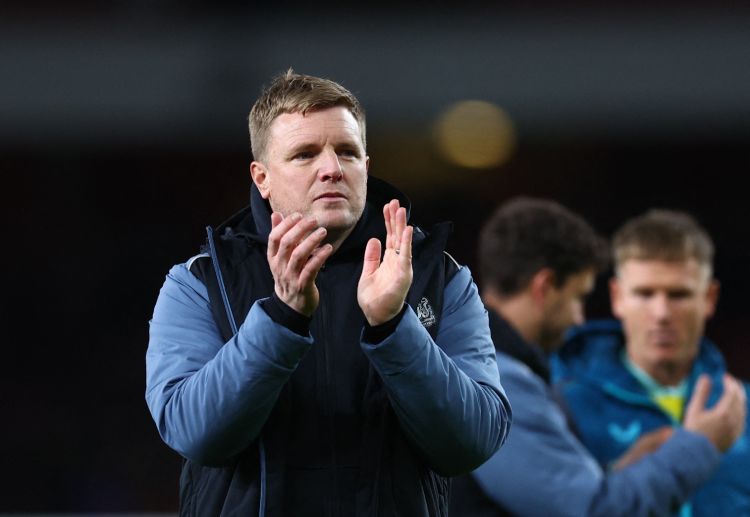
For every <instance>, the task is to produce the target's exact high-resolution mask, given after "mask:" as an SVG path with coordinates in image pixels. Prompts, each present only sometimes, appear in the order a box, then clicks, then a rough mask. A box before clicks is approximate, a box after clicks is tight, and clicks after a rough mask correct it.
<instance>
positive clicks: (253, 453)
mask: <svg viewBox="0 0 750 517" xmlns="http://www.w3.org/2000/svg"><path fill="white" fill-rule="evenodd" d="M368 186H369V192H368V203H367V206H366V209H365V214H364V215H363V217H362V218H361V219H360V222H359V223H358V225H357V227H356V228H355V230H354V231H353V232H352V234H351V235H350V237H349V238H348V239H347V241H345V242H344V244H343V245H342V246H341V248H340V249H339V250H338V251H337V253H336V254H335V255H334V256H332V257H331V258H329V260H328V261H327V263H326V265H325V267H324V269H323V270H322V271H321V272H320V274H319V275H318V280H317V285H318V287H319V291H320V294H321V299H320V304H319V307H318V309H317V310H316V312H315V314H314V316H313V319H312V323H311V326H310V335H308V336H300V335H298V334H295V333H294V332H292V331H291V330H290V329H288V328H286V327H284V326H283V325H280V324H279V323H278V322H276V321H274V320H273V319H272V318H271V317H269V315H268V313H267V312H266V311H265V310H264V308H263V304H264V303H267V302H266V301H265V300H267V297H268V296H269V295H270V294H271V293H272V292H273V280H272V278H271V275H270V271H269V270H268V265H267V262H266V258H265V240H266V237H267V234H268V231H269V230H270V222H269V220H268V219H269V217H268V215H269V214H268V209H267V207H266V205H265V203H263V202H262V200H261V199H260V196H258V195H257V193H255V194H254V195H253V198H252V201H251V206H250V207H249V208H248V209H246V210H245V211H243V212H241V213H240V214H238V215H237V216H235V217H233V218H232V219H231V220H230V221H228V222H227V223H225V224H224V225H222V226H221V227H220V228H219V229H217V233H218V234H219V235H221V238H219V239H216V238H214V239H213V240H212V241H211V242H210V244H212V247H213V252H214V257H215V259H210V258H199V259H197V260H194V261H192V262H191V263H190V264H189V266H190V267H188V266H187V265H185V266H183V267H182V268H180V267H179V266H176V268H177V269H175V268H173V271H172V272H171V273H170V276H171V277H172V278H171V279H170V277H168V279H167V283H165V287H164V288H163V289H162V293H161V294H160V298H159V301H157V307H156V309H155V311H154V318H153V320H152V324H151V341H150V344H149V352H148V355H147V367H148V368H149V375H148V379H147V400H148V401H149V407H150V408H151V410H152V413H153V414H154V418H155V421H156V422H157V425H158V426H159V429H160V432H161V434H162V436H163V437H164V439H165V440H166V441H167V443H169V444H170V445H171V446H172V447H174V448H175V449H176V450H178V451H179V452H180V453H181V454H182V455H183V456H184V457H185V458H186V461H185V465H184V468H183V474H182V477H181V512H182V514H183V515H198V516H201V517H202V516H204V515H235V514H236V515H256V514H260V515H266V516H280V515H331V516H336V515H342V516H344V515H383V516H385V515H389V516H390V515H408V516H412V515H414V516H419V515H445V514H446V510H447V498H448V495H449V483H448V480H447V476H450V475H454V474H456V473H458V472H461V471H466V470H468V469H471V468H473V467H474V466H476V465H478V464H479V463H481V462H482V461H484V459H486V457H488V456H489V455H490V454H491V453H492V452H494V450H496V449H497V447H499V445H500V444H501V443H502V440H503V439H504V436H505V434H506V432H507V427H508V424H509V408H508V405H507V400H506V399H505V397H504V394H503V392H502V388H501V387H500V384H499V381H498V379H497V372H496V365H495V363H494V358H493V357H492V355H493V354H492V349H491V347H492V345H491V342H490V340H489V335H488V332H487V330H486V315H485V314H484V312H483V310H482V309H481V305H479V302H478V296H477V293H476V288H475V286H474V285H473V283H471V280H470V277H469V276H468V271H466V270H465V268H462V269H460V270H458V271H457V272H455V274H454V275H453V276H452V278H449V279H448V280H447V281H446V278H445V277H446V262H445V259H444V254H443V248H444V244H445V238H446V237H447V234H446V232H445V231H437V232H435V233H433V234H431V235H426V234H424V233H421V232H415V239H414V273H415V274H414V282H413V284H412V288H411V290H410V293H409V296H408V298H407V302H408V303H409V306H410V307H408V308H407V309H406V311H405V312H404V313H403V315H402V317H401V320H400V321H399V322H398V325H397V326H396V328H395V330H394V331H393V333H392V334H390V335H389V336H388V337H386V338H385V339H383V341H381V342H378V343H372V342H368V341H367V331H365V333H364V335H363V330H362V329H363V327H364V316H363V315H362V313H361V310H360V309H359V306H358V304H357V303H356V288H357V283H358V280H359V275H360V273H361V268H362V256H363V252H364V245H365V243H366V242H367V239H368V238H370V237H372V236H378V237H380V238H382V237H383V236H384V227H383V223H382V220H379V218H378V217H377V216H374V215H373V216H371V215H370V212H371V211H372V206H382V205H383V204H384V203H385V202H386V201H387V200H389V199H391V198H392V197H395V194H396V191H395V189H392V187H390V186H388V185H387V184H384V183H382V182H378V181H377V180H376V179H375V178H370V180H369V184H368ZM374 213H377V210H376V211H374ZM217 265H218V266H219V268H218V270H217V269H216V266H217ZM188 270H189V271H188ZM446 284H447V285H446ZM196 295H197V296H196ZM443 296H445V299H442V298H443ZM176 300H177V301H179V303H175V301H176ZM257 300H260V302H256V301H257ZM227 307H230V308H231V309H230V310H229V313H230V314H231V317H228V313H227ZM412 307H413V308H414V309H415V310H417V312H418V313H419V317H418V316H417V313H415V312H414V310H412ZM194 310H195V311H196V313H195V314H193V311H194ZM175 311H178V312H179V311H182V312H183V313H185V314H176V313H175ZM206 311H208V312H209V314H208V315H209V316H210V320H211V322H212V324H211V325H208V321H207V319H208V318H207V317H206V316H207V314H206ZM182 316H184V317H185V320H184V321H183V319H182ZM190 316H192V319H195V318H198V320H199V321H201V322H203V323H202V324H200V325H197V326H196V327H195V328H193V329H192V330H191V329H186V328H185V325H186V324H187V321H188V319H189V318H190ZM420 323H421V325H420ZM466 324H469V325H471V326H470V327H467V326H464V325H466ZM209 327H212V328H209ZM208 333H213V334H214V336H213V337H211V338H210V339H209V338H208V336H207V334H208ZM196 336H197V339H198V340H199V341H198V342H196ZM200 340H203V341H204V342H205V341H210V343H211V344H210V345H209V346H205V345H204V346H201V343H200ZM436 342H437V346H436ZM224 343H226V344H225V345H224ZM170 360H171V361H176V362H177V363H178V364H177V366H175V365H174V364H173V363H172V364H170V363H169V361H170ZM493 369H494V370H495V371H494V372H493V371H492V370H493ZM186 419H188V420H186ZM193 420H196V421H193Z"/></svg>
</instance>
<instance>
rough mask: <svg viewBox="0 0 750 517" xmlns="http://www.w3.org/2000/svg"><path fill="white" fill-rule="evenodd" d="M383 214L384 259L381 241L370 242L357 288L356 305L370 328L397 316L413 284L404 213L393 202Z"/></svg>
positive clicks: (408, 227) (408, 229)
mask: <svg viewBox="0 0 750 517" xmlns="http://www.w3.org/2000/svg"><path fill="white" fill-rule="evenodd" d="M383 215H384V217H385V225H386V231H387V235H386V249H385V253H384V255H383V260H382V262H381V260H380V251H381V243H380V241H379V240H377V239H370V241H369V242H368V243H367V248H366V249H365V258H364V264H363V267H362V276H361V277H360V279H359V286H358V288H357V302H358V303H359V306H360V307H361V308H362V312H363V313H364V314H365V317H366V318H367V321H368V322H369V323H370V324H371V325H379V324H381V323H385V322H386V321H388V320H390V319H391V318H393V317H394V316H396V315H397V314H398V313H399V311H400V310H401V307H403V305H404V301H405V300H406V294H407V293H408V291H409V287H410V286H411V281H412V267H411V238H412V231H413V230H412V228H411V226H406V210H405V209H403V208H399V206H398V201H396V200H394V201H391V202H390V203H389V204H387V205H385V207H384V208H383Z"/></svg>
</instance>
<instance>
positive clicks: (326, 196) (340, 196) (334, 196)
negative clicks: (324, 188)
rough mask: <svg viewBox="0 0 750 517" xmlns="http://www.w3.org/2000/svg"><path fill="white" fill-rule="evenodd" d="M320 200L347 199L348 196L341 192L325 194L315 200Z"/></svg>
mask: <svg viewBox="0 0 750 517" xmlns="http://www.w3.org/2000/svg"><path fill="white" fill-rule="evenodd" d="M318 199H330V200H334V199H346V196H345V195H344V194H342V193H341V192H325V193H324V194H321V195H319V196H318V197H316V198H315V200H316V201H317V200H318Z"/></svg>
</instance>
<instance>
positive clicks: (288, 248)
mask: <svg viewBox="0 0 750 517" xmlns="http://www.w3.org/2000/svg"><path fill="white" fill-rule="evenodd" d="M317 226H318V223H317V221H316V220H315V218H314V217H305V218H302V219H300V220H299V221H297V223H296V224H295V225H293V226H292V227H291V228H289V229H288V230H287V231H286V233H284V235H282V236H281V238H280V239H279V249H278V251H277V253H276V256H277V260H279V261H280V262H281V263H283V264H284V265H285V266H284V267H286V264H287V263H288V262H289V260H290V258H291V255H292V252H293V251H294V249H295V248H296V247H297V246H298V245H299V243H300V242H302V240H303V239H304V238H305V237H307V235H308V234H310V232H312V231H314V230H315V229H316V227H317ZM310 250H312V248H310Z"/></svg>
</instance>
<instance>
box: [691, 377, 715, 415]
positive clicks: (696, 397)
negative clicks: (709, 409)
mask: <svg viewBox="0 0 750 517" xmlns="http://www.w3.org/2000/svg"><path fill="white" fill-rule="evenodd" d="M710 393H711V381H710V380H709V378H708V375H705V374H704V375H701V376H700V377H698V382H696V383H695V388H694V389H693V395H692V396H691V397H690V402H689V403H688V406H687V411H686V413H688V414H692V413H695V412H700V411H703V410H704V409H705V408H706V402H707V401H708V395H709V394H710Z"/></svg>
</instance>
